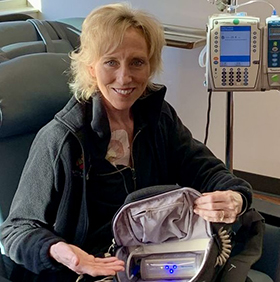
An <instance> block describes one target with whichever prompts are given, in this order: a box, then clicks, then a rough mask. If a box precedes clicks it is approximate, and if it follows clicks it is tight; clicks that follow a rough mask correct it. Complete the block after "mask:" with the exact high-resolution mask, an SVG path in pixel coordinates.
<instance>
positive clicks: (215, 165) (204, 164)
mask: <svg viewBox="0 0 280 282" xmlns="http://www.w3.org/2000/svg"><path fill="white" fill-rule="evenodd" d="M164 107H165V113H166V114H167V116H168V117H169V118H168V121H167V123H168V125H167V127H168V128H169V130H168V139H169V140H170V143H169V144H170V152H172V153H171V154H170V156H171V160H172V161H171V163H172V168H171V169H173V170H174V172H173V173H174V174H175V175H176V179H177V181H178V184H179V185H181V186H185V187H192V188H195V189H197V190H199V191H200V192H201V193H204V192H212V191H216V190H234V191H237V192H240V193H241V195H242V196H243V197H244V198H245V199H246V200H245V199H244V201H243V202H244V204H245V205H243V208H244V206H245V207H246V206H247V208H248V207H249V206H250V205H251V203H252V187H251V186H250V184H249V183H247V182H246V181H245V180H243V179H240V178H237V177H236V176H235V175H234V174H232V173H231V172H230V171H229V170H228V169H227V168H226V166H225V164H224V163H223V162H222V161H221V160H220V159H218V158H217V157H215V155H214V154H213V153H212V152H211V151H210V150H209V148H207V147H206V146H205V145H204V144H203V143H201V142H199V141H198V140H195V139H194V138H193V137H192V134H191V132H190V131H189V130H188V129H187V128H186V127H185V126H184V124H183V123H182V121H181V120H180V118H179V117H178V116H177V114H176V112H175V110H174V109H173V108H172V107H171V106H170V105H169V104H167V103H166V104H165V106H164Z"/></svg>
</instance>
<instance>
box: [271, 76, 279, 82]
mask: <svg viewBox="0 0 280 282" xmlns="http://www.w3.org/2000/svg"><path fill="white" fill-rule="evenodd" d="M271 80H272V81H273V82H279V81H280V77H279V75H278V74H274V75H272V76H271Z"/></svg>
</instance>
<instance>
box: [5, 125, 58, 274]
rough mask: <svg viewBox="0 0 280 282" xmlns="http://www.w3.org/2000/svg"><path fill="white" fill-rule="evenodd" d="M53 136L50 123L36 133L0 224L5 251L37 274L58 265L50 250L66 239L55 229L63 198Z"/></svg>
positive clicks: (55, 142) (56, 150)
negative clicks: (59, 188) (6, 216)
mask: <svg viewBox="0 0 280 282" xmlns="http://www.w3.org/2000/svg"><path fill="white" fill-rule="evenodd" d="M53 138H55V136H54V134H52V133H51V131H50V130H49V127H48V126H47V127H45V128H43V129H42V130H41V131H40V132H39V133H38V134H37V136H36V138H35V140H34V142H33V144H32V146H31V149H30V152H29V156H28V159H27V162H26V164H25V167H24V169H23V172H22V176H21V179H20V182H19V186H18V189H17V191H16V194H15V196H14V199H13V202H12V205H11V209H10V213H9V216H8V218H7V219H6V220H5V222H4V223H3V224H2V226H1V237H2V242H3V246H4V249H5V252H6V254H7V255H8V256H9V257H10V258H11V259H12V260H14V261H15V262H16V263H18V264H21V265H23V266H24V267H25V268H27V269H29V270H30V271H32V272H34V273H39V272H40V271H42V270H45V269H53V270H56V269H57V268H58V267H59V264H58V263H56V262H55V261H54V260H53V259H51V258H50V256H49V253H48V252H49V247H50V246H51V245H52V244H54V243H57V242H59V241H64V240H63V239H62V238H60V237H59V236H56V235H55V234H54V232H53V226H54V224H55V218H56V212H57V209H58V203H59V199H60V192H59V190H58V189H57V187H56V186H57V184H58V183H57V171H58V168H57V166H58V159H57V155H58V152H59V146H58V145H57V146H56V145H52V146H50V144H57V141H56V140H54V139H53ZM56 139H57V138H56ZM61 139H63V138H61Z"/></svg>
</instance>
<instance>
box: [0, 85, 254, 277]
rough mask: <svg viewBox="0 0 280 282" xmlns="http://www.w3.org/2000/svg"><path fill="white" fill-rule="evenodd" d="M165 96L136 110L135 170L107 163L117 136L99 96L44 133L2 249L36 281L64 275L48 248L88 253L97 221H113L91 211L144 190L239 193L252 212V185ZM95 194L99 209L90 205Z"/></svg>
mask: <svg viewBox="0 0 280 282" xmlns="http://www.w3.org/2000/svg"><path fill="white" fill-rule="evenodd" d="M165 92H166V88H165V87H164V86H163V87H162V88H161V89H160V90H158V91H154V92H150V93H149V94H148V95H146V96H145V97H144V98H141V99H139V100H138V101H137V102H136V103H135V104H134V105H133V116H134V122H135V124H134V128H135V129H134V130H135V132H134V136H135V137H134V140H133V146H132V166H131V167H123V168H121V169H120V168H116V167H114V166H113V165H111V164H110V163H109V162H108V161H106V160H105V155H106V152H107V146H108V144H109V141H110V136H111V133H110V127H109V122H108V119H107V115H106V111H105V109H104V107H103V106H102V102H101V98H100V96H99V95H95V96H93V98H92V99H91V100H90V101H88V102H86V103H79V102H77V101H76V100H75V99H74V98H72V99H71V100H70V101H69V103H68V104H67V105H66V106H65V108H64V109H63V110H62V111H61V112H59V113H58V114H57V115H56V116H55V118H54V119H53V120H52V121H51V122H50V123H49V124H47V125H46V126H45V127H43V128H42V129H41V130H40V131H39V133H38V134H37V136H36V138H35V140H34V142H33V144H32V147H31V150H30V154H29V157H28V160H27V162H26V165H25V168H24V170H23V173H22V177H21V180H20V183H19V187H18V190H17V192H16V195H15V197H14V200H13V203H12V207H11V211H10V214H9V216H8V218H7V220H6V221H5V222H4V224H3V225H2V226H1V236H2V242H3V245H4V248H5V251H6V254H7V255H8V256H9V257H10V258H11V259H12V260H14V261H15V262H16V263H18V264H21V265H23V266H24V267H25V268H27V269H29V270H30V271H32V272H34V273H40V272H42V271H44V272H45V271H58V270H59V269H61V266H60V265H59V264H58V263H56V262H55V261H54V260H52V259H51V258H50V256H49V254H48V250H49V248H50V246H51V245H52V244H54V243H56V242H58V241H61V240H63V241H66V242H68V243H71V244H76V245H78V246H80V247H81V248H83V249H85V250H86V251H90V249H89V247H88V246H89V245H88V244H87V242H88V238H89V236H90V235H91V234H92V232H94V230H93V229H94V228H92V226H94V224H95V223H94V222H95V219H96V218H99V219H101V221H100V220H99V223H98V224H101V225H102V224H106V223H107V221H108V219H104V222H102V214H101V213H98V210H97V209H91V208H90V206H96V205H95V204H96V203H100V202H101V203H104V204H105V205H106V204H114V200H115V205H114V208H115V210H117V208H118V207H119V206H120V205H121V204H122V201H123V200H124V197H125V196H126V195H127V193H129V192H131V191H134V190H137V189H141V188H143V187H148V186H152V185H164V184H178V185H180V186H183V187H192V188H194V189H197V190H199V191H200V192H208V191H215V190H228V189H231V190H235V191H239V192H241V193H242V195H244V196H245V197H246V199H247V203H248V207H249V206H250V204H251V201H252V192H251V187H250V185H249V184H248V183H247V182H245V181H243V180H241V179H239V178H237V177H235V176H234V175H232V174H231V173H230V172H229V171H228V170H227V169H226V167H225V165H224V164H223V162H222V161H220V160H219V159H217V158H216V157H215V156H214V155H213V154H212V153H211V152H210V150H209V149H208V148H207V147H206V146H204V145H203V144H202V143H201V142H199V141H197V140H195V139H194V138H193V137H192V135H191V133H190V131H189V130H188V129H187V128H186V127H185V126H184V125H183V123H182V122H181V120H180V119H179V117H178V116H177V114H176V112H175V110H174V109H173V108H172V107H171V106H170V105H169V104H168V103H167V102H166V101H165V100H164V96H165ZM116 183H117V186H116ZM108 187H109V188H108ZM110 187H112V189H111V188H110ZM113 187H118V188H117V189H113ZM89 191H91V194H90V195H91V199H93V202H90V201H89V200H88V199H87V197H88V195H89ZM95 195H96V196H95ZM95 197H96V199H95ZM101 207H102V205H101ZM89 211H90V212H89ZM113 211H114V209H113V210H112V212H111V213H113ZM107 216H108V215H107ZM99 227H100V226H98V228H99ZM93 243H95V242H93ZM96 244H97V243H96ZM91 247H92V246H91Z"/></svg>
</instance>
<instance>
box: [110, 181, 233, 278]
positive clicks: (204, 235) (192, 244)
mask: <svg viewBox="0 0 280 282" xmlns="http://www.w3.org/2000/svg"><path fill="white" fill-rule="evenodd" d="M200 195H201V194H200V193H199V192H198V191H196V190H194V189H192V188H180V187H178V186H174V185H171V186H153V187H148V188H144V189H141V190H138V191H135V192H133V193H132V194H130V195H129V196H128V197H127V199H126V201H125V204H124V205H123V206H122V207H121V208H120V210H119V211H118V212H117V213H116V215H115V217H114V219H113V222H112V227H113V234H114V240H115V248H116V253H115V255H116V256H117V257H118V258H120V259H122V260H124V261H125V269H126V271H125V272H119V273H118V274H117V276H116V280H117V281H121V282H128V281H133V282H135V281H139V282H141V281H145V280H149V281H158V280H178V281H182V282H195V281H199V282H202V281H204V282H208V281H209V282H210V281H215V277H216V275H217V273H218V272H219V270H220V269H221V268H222V267H223V265H224V263H225V262H226V260H227V258H228V257H229V255H230V250H231V246H230V236H229V234H228V233H227V231H226V230H223V229H220V232H219V234H220V235H219V236H217V235H215V234H213V230H212V226H211V224H210V223H209V222H207V221H205V220H204V219H203V218H201V217H199V216H198V215H196V214H195V213H194V212H193V203H194V201H195V199H196V198H198V197H199V196H200ZM218 237H219V238H218ZM221 238H222V239H221ZM217 239H218V240H217Z"/></svg>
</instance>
